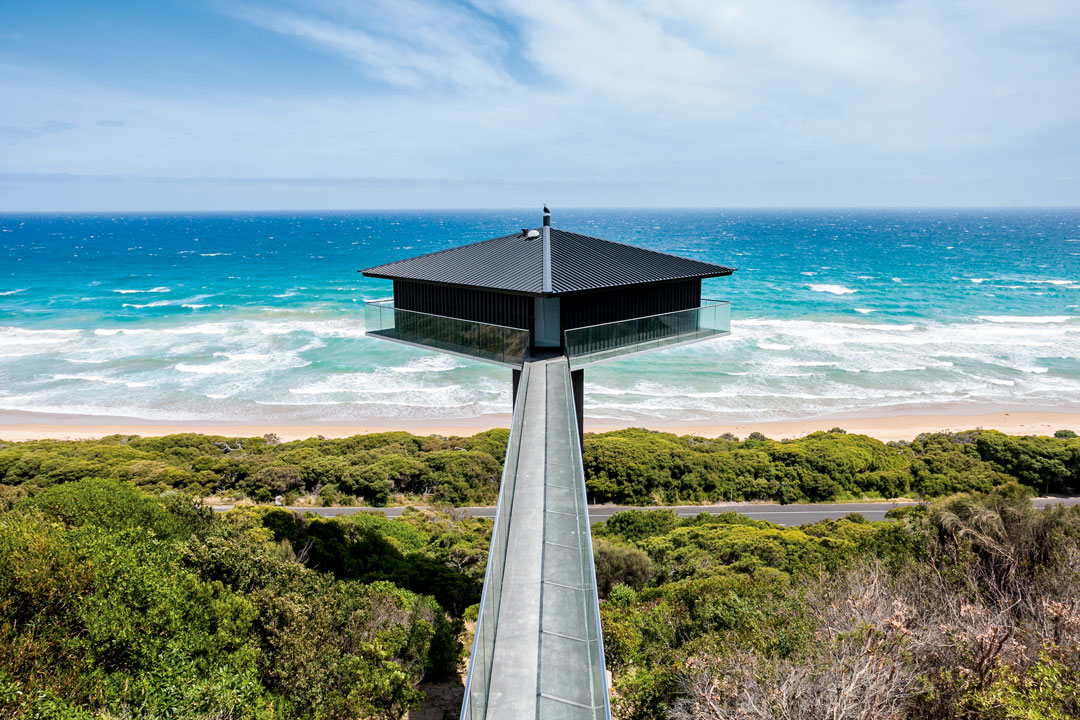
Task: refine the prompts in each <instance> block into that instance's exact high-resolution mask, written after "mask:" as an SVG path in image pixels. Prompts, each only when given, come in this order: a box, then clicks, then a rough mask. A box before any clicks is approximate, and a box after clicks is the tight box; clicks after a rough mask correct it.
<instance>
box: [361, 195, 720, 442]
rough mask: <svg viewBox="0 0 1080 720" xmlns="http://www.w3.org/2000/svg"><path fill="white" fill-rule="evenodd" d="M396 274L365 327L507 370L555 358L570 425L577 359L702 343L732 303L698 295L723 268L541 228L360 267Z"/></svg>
mask: <svg viewBox="0 0 1080 720" xmlns="http://www.w3.org/2000/svg"><path fill="white" fill-rule="evenodd" d="M362 272H363V273H364V275H366V276H368V277H375V278H385V279H388V280H392V281H393V283H394V296H393V299H392V300H385V301H376V302H369V303H367V304H366V321H367V328H368V330H367V332H368V334H369V335H373V336H376V337H382V338H385V339H388V340H395V341H397V342H403V343H406V344H410V345H417V346H421V347H426V348H430V349H436V350H440V351H442V352H449V353H453V354H457V355H464V356H466V357H471V358H475V359H477V360H483V361H485V362H491V363H494V364H497V365H503V366H508V367H511V368H513V370H514V376H513V383H514V393H515V397H516V393H517V386H518V379H519V377H520V367H521V364H522V362H524V361H525V360H527V359H528V358H530V357H532V358H544V357H551V356H552V355H565V356H567V358H568V359H569V361H570V365H571V368H572V370H573V384H574V395H575V399H576V400H577V413H578V427H579V429H580V428H581V420H582V392H583V383H584V373H583V368H584V367H585V366H587V365H591V364H594V363H597V362H603V361H606V360H612V359H615V358H618V357H622V356H625V355H627V354H630V353H635V352H643V351H649V350H655V349H657V348H660V347H666V346H669V345H675V344H683V343H689V342H697V341H700V340H707V339H710V338H713V337H716V336H718V335H723V334H726V333H727V332H728V331H729V329H730V318H731V313H730V306H729V304H728V303H726V302H721V301H717V300H707V299H704V298H702V296H701V281H702V280H703V279H705V278H712V277H720V276H724V275H730V274H731V273H732V272H734V269H733V268H730V267H725V266H723V265H714V264H712V263H707V262H702V261H700V260H692V259H689V258H684V257H679V256H677V255H669V254H667V253H662V252H657V251H655V250H648V249H646V248H641V247H636V246H634V245H627V244H624V243H618V242H612V241H611V240H602V239H600V238H596V237H590V236H588V235H582V234H580V233H575V232H569V231H566V230H559V229H558V228H553V227H551V215H550V213H548V212H547V208H545V212H544V218H543V225H542V226H541V227H539V228H524V229H522V230H521V231H520V232H516V233H513V234H511V235H504V236H502V237H497V238H492V239H491V240H484V241H481V242H476V243H472V244H469V245H461V246H459V247H453V248H449V249H447V250H440V251H438V252H433V253H429V254H427V255H419V256H417V257H411V258H406V259H404V260H398V261H395V262H392V263H387V264H385V265H378V266H376V267H371V268H368V269H366V270H363V271H362Z"/></svg>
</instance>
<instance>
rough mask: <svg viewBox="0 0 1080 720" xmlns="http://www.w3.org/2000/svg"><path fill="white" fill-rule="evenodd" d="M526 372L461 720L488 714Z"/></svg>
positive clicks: (524, 372)
mask: <svg viewBox="0 0 1080 720" xmlns="http://www.w3.org/2000/svg"><path fill="white" fill-rule="evenodd" d="M529 372H530V370H529V367H528V366H525V367H524V368H523V369H522V375H521V380H520V383H519V385H518V388H519V390H518V397H517V404H516V405H515V407H514V418H513V422H512V423H511V427H510V440H509V443H508V444H507V449H506V461H505V463H504V466H503V476H502V484H501V487H500V489H499V503H498V506H497V507H498V509H497V510H496V511H495V523H494V526H493V527H492V532H491V545H490V548H489V551H488V564H487V571H486V574H485V576H484V592H483V597H482V598H481V599H480V612H479V615H478V616H477V620H476V635H475V639H474V640H473V651H472V655H471V657H470V660H469V675H468V679H467V681H466V686H465V698H464V702H463V703H462V709H461V717H462V718H464V719H466V720H484V718H485V717H486V716H487V711H488V700H489V698H488V691H489V688H490V686H491V671H492V657H493V656H494V654H495V633H496V629H497V627H498V624H499V607H500V605H501V601H502V590H503V571H504V570H505V569H506V553H507V549H508V547H507V545H508V543H507V538H508V536H509V532H510V508H511V507H512V506H513V502H514V491H515V489H516V481H517V474H518V456H519V453H520V449H521V432H522V426H523V424H524V421H525V413H524V411H523V409H524V407H525V401H526V399H527V394H528V388H529Z"/></svg>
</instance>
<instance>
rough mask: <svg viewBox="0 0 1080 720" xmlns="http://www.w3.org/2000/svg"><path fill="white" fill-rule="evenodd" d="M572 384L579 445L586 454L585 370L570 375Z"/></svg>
mask: <svg viewBox="0 0 1080 720" xmlns="http://www.w3.org/2000/svg"><path fill="white" fill-rule="evenodd" d="M570 384H571V385H572V386H573V389H574V408H575V409H576V410H577V432H578V444H579V445H580V446H581V452H582V453H584V452H585V424H584V421H585V370H574V371H572V372H571V373H570Z"/></svg>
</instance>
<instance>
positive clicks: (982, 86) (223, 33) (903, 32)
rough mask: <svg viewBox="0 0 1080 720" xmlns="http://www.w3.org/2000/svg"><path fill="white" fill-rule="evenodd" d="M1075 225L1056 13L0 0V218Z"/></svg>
mask: <svg viewBox="0 0 1080 720" xmlns="http://www.w3.org/2000/svg"><path fill="white" fill-rule="evenodd" d="M543 202H546V203H548V204H549V205H551V206H562V207H570V206H573V207H589V206H602V207H624V206H625V207H669V206H671V207H674V206H681V207H688V206H689V207H814V206H822V207H837V206H839V207H863V206H872V207H904V206H922V207H930V206H1076V205H1078V204H1080V2H1078V1H1077V0H1024V1H1023V2H1018V1H1016V0H940V1H938V2H934V1H931V0H911V1H908V0H897V1H895V2H894V1H890V0H866V1H863V2H855V1H852V0H790V1H787V2H785V1H781V0H746V1H745V2H735V1H729V0H700V1H697V0H547V1H545V2H540V1H539V0H471V1H470V0H456V1H454V0H277V1H274V2H255V1H247V0H235V1H234V0H188V1H186V2H176V1H173V0H154V2H139V1H136V0H127V1H122V0H93V1H92V2H87V1H85V0H77V1H76V0H73V1H70V2H56V1H54V0H32V1H30V0H0V211H123V210H134V211H152V210H162V211H176V210H303V209H365V208H421V207H423V208H437V207H461V208H465V207H533V206H536V205H538V204H539V203H543Z"/></svg>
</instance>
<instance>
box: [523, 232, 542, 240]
mask: <svg viewBox="0 0 1080 720" xmlns="http://www.w3.org/2000/svg"><path fill="white" fill-rule="evenodd" d="M538 237H540V231H539V230H530V231H529V232H527V233H526V234H525V238H526V239H528V240H535V239H536V238H538Z"/></svg>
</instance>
